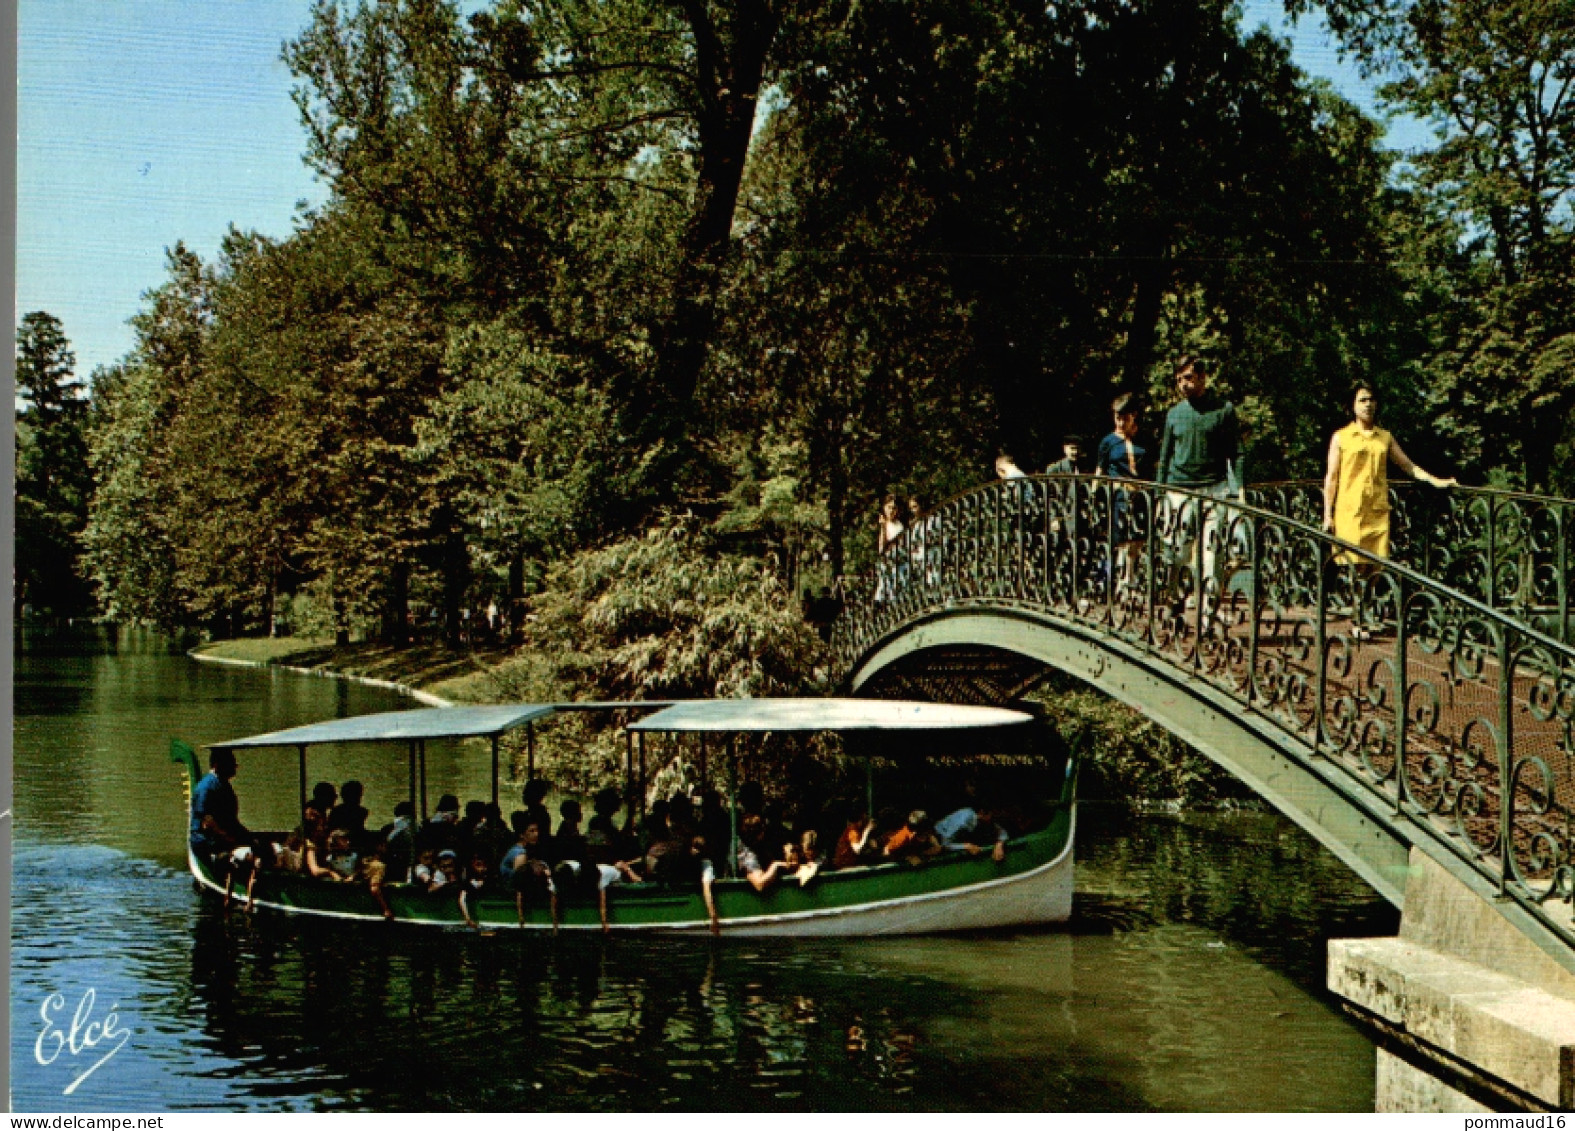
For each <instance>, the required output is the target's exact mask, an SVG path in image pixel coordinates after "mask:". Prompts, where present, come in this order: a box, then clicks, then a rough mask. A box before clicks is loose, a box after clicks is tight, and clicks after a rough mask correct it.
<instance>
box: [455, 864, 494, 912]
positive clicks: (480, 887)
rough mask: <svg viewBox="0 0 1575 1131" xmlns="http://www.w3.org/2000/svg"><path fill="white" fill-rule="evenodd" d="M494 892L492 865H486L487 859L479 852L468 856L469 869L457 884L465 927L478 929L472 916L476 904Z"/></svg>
mask: <svg viewBox="0 0 1575 1131" xmlns="http://www.w3.org/2000/svg"><path fill="white" fill-rule="evenodd" d="M494 890H495V885H494V878H493V875H492V865H490V864H489V863H487V858H486V857H485V856H484V855H482V854H481V853H479V852H472V853H471V854H470V867H469V868H467V869H466V871H465V878H464V879H463V880H462V881H461V882H460V884H459V913H460V915H461V916H462V917H463V918H464V920H465V926H467V927H472V928H479V927H480V926H481V924H480V923H478V922H476V916H475V914H474V912H475V909H476V904H477V903H478V902H479V901H480V900H481V898H482V897H483V896H488V895H491V894H492V893H493V891H494Z"/></svg>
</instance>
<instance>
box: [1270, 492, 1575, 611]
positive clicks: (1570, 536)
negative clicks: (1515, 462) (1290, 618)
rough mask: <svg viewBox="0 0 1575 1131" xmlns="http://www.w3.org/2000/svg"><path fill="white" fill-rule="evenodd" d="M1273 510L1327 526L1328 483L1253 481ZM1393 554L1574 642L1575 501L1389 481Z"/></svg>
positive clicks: (1452, 586)
mask: <svg viewBox="0 0 1575 1131" xmlns="http://www.w3.org/2000/svg"><path fill="white" fill-rule="evenodd" d="M1248 495H1249V497H1250V498H1252V499H1253V500H1254V501H1255V502H1257V503H1258V504H1259V505H1261V506H1263V507H1265V508H1266V509H1268V510H1273V511H1278V512H1279V513H1282V514H1285V515H1286V516H1287V517H1290V518H1296V519H1299V520H1301V521H1303V522H1308V523H1310V524H1312V525H1315V526H1316V525H1321V520H1322V506H1323V481H1322V480H1314V479H1289V480H1281V481H1277V482H1268V483H1254V484H1250V485H1249V486H1248ZM1389 499H1390V513H1391V538H1390V557H1391V558H1392V559H1393V560H1396V561H1400V562H1404V563H1406V564H1409V565H1412V566H1413V567H1414V568H1416V569H1417V570H1418V572H1420V573H1423V574H1425V575H1426V576H1428V577H1431V578H1432V579H1433V580H1435V581H1439V582H1441V583H1443V584H1446V585H1448V586H1449V587H1450V588H1453V589H1457V590H1460V591H1461V592H1465V593H1471V594H1474V595H1476V596H1477V597H1479V598H1480V599H1481V600H1483V601H1484V602H1485V603H1487V604H1488V605H1491V606H1492V607H1493V608H1495V609H1498V610H1499V611H1501V612H1507V613H1508V614H1509V615H1510V616H1512V617H1514V618H1516V619H1517V620H1520V621H1523V622H1525V623H1527V624H1531V625H1535V626H1537V627H1540V628H1542V629H1543V630H1544V631H1546V632H1548V633H1549V634H1550V635H1553V636H1556V637H1558V638H1559V639H1561V640H1569V639H1571V635H1572V629H1575V623H1572V616H1575V608H1572V606H1575V592H1572V591H1571V587H1570V586H1569V584H1568V582H1567V578H1568V576H1569V568H1570V566H1571V565H1572V564H1575V500H1570V499H1565V498H1561V497H1558V496H1555V495H1537V494H1532V493H1529V492H1525V491H1508V490H1503V489H1500V488H1496V487H1452V488H1448V489H1445V490H1440V489H1438V488H1435V487H1431V486H1427V485H1420V484H1417V483H1415V482H1413V481H1410V480H1399V481H1395V482H1391V483H1390V485H1389Z"/></svg>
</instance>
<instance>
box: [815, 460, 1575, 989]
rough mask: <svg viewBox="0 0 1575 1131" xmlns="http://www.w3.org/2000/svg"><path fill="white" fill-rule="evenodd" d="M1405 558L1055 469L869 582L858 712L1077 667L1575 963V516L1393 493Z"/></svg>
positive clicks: (1028, 682) (926, 539)
mask: <svg viewBox="0 0 1575 1131" xmlns="http://www.w3.org/2000/svg"><path fill="white" fill-rule="evenodd" d="M1392 505H1393V512H1392V513H1393V540H1392V553H1393V555H1394V556H1393V557H1392V558H1391V559H1388V560H1385V559H1380V558H1376V557H1373V556H1371V555H1367V554H1364V553H1362V552H1361V551H1358V550H1356V549H1355V548H1354V547H1351V546H1349V545H1348V544H1346V543H1342V542H1339V541H1337V540H1335V539H1334V538H1332V537H1330V536H1329V535H1327V534H1325V533H1323V532H1322V531H1321V530H1320V529H1319V528H1318V525H1317V523H1318V521H1319V519H1320V518H1321V511H1322V502H1321V494H1320V493H1319V487H1318V485H1316V484H1306V483H1284V484H1271V485H1266V486H1262V487H1259V488H1255V489H1253V490H1251V491H1250V492H1249V495H1248V502H1247V503H1246V504H1242V503H1239V502H1236V501H1234V500H1224V499H1218V498H1212V497H1208V496H1205V495H1200V494H1196V493H1193V492H1188V491H1181V490H1176V489H1171V488H1162V487H1158V486H1156V485H1154V484H1149V483H1125V484H1118V483H1115V482H1113V481H1111V480H1109V479H1100V478H1090V477H1081V476H1051V477H1042V478H1029V479H1020V480H1010V481H1005V482H997V483H992V484H989V485H988V486H985V487H981V488H979V489H977V490H974V491H971V492H968V493H966V494H963V495H960V496H958V497H956V498H954V499H952V500H950V501H948V502H947V503H945V504H943V505H942V506H941V507H939V508H937V510H936V511H935V512H934V513H932V514H931V515H929V516H927V517H926V518H925V519H924V520H923V521H921V522H919V523H917V524H915V525H914V526H913V527H911V528H910V529H909V530H907V531H906V532H905V533H904V534H903V536H902V538H901V539H899V541H898V542H897V543H896V544H895V545H893V546H892V547H891V548H890V549H889V550H888V551H887V552H886V553H885V554H883V555H882V556H881V558H880V560H879V562H878V565H877V568H876V570H875V571H874V573H872V574H870V575H868V576H866V577H862V578H858V579H854V580H852V581H850V582H849V584H848V585H847V588H846V593H845V598H846V604H845V608H844V611H843V613H842V615H841V617H840V618H839V619H838V621H837V623H836V624H835V626H834V629H833V637H832V642H833V646H834V649H835V653H836V656H837V661H838V664H839V675H840V676H841V680H842V682H843V683H844V684H845V686H847V687H848V688H850V689H853V690H857V691H858V692H859V693H860V694H870V695H900V696H911V697H916V698H928V699H938V700H948V701H961V702H980V703H1004V702H1008V701H1011V700H1012V699H1015V698H1017V697H1019V696H1020V695H1022V694H1023V693H1024V692H1025V691H1027V690H1029V689H1031V688H1032V687H1033V686H1034V685H1035V684H1036V683H1038V682H1039V681H1040V680H1041V679H1043V677H1044V675H1045V674H1046V672H1047V670H1049V669H1059V670H1062V671H1066V672H1069V673H1071V674H1073V675H1076V676H1079V677H1081V678H1082V679H1084V680H1086V681H1087V682H1089V683H1091V684H1093V685H1095V686H1097V687H1100V688H1101V689H1103V690H1105V691H1106V692H1108V693H1109V694H1111V695H1113V696H1115V697H1116V698H1118V699H1121V700H1123V701H1125V702H1127V703H1128V704H1130V705H1132V706H1134V707H1136V708H1138V709H1139V710H1140V711H1142V712H1143V713H1144V714H1146V715H1147V716H1149V717H1150V718H1152V719H1154V720H1155V721H1157V722H1159V723H1161V724H1162V725H1165V726H1166V727H1167V728H1168V729H1170V730H1171V731H1173V732H1174V733H1176V734H1178V735H1179V736H1181V737H1182V738H1184V739H1186V740H1188V741H1189V742H1191V743H1192V744H1193V745H1195V746H1197V747H1198V748H1199V749H1201V750H1203V751H1204V752H1205V753H1206V754H1208V755H1209V756H1210V757H1212V758H1214V760H1215V761H1217V762H1219V763H1220V764H1221V765H1223V766H1225V767H1226V768H1227V769H1229V770H1230V771H1232V772H1233V773H1235V774H1236V775H1237V776H1238V777H1240V778H1242V779H1243V780H1244V781H1246V782H1247V783H1248V784H1249V785H1250V786H1252V787H1253V788H1254V789H1255V790H1257V791H1258V792H1259V793H1260V794H1262V795H1263V796H1264V797H1265V798H1267V799H1268V800H1269V801H1271V802H1272V803H1273V804H1275V805H1276V806H1277V807H1278V808H1280V809H1281V810H1282V811H1283V812H1285V813H1286V814H1287V815H1288V816H1290V817H1291V818H1292V819H1293V820H1295V821H1297V822H1298V823H1299V824H1300V825H1302V826H1303V827H1304V828H1305V829H1307V830H1308V831H1309V832H1310V833H1312V834H1313V835H1314V836H1315V837H1317V838H1318V839H1319V840H1320V841H1322V842H1323V843H1324V844H1325V845H1326V846H1328V847H1329V848H1330V849H1331V850H1333V851H1334V852H1335V853H1336V854H1337V855H1338V856H1340V857H1341V858H1342V859H1343V860H1345V861H1346V862H1347V863H1348V864H1349V865H1351V867H1353V868H1354V869H1355V870H1356V871H1357V872H1358V873H1359V874H1361V875H1362V876H1363V877H1364V878H1366V879H1367V880H1368V881H1369V882H1370V883H1372V884H1373V886H1374V887H1375V888H1376V889H1377V890H1378V891H1379V892H1380V893H1381V894H1383V895H1384V896H1385V897H1386V898H1387V899H1389V900H1390V901H1392V902H1394V903H1395V904H1397V905H1403V902H1404V898H1405V885H1406V876H1407V871H1408V860H1409V854H1410V850H1411V849H1412V848H1418V849H1420V850H1421V851H1423V852H1425V853H1427V854H1428V855H1429V856H1430V857H1432V858H1433V859H1434V860H1436V861H1438V862H1439V863H1440V864H1442V865H1443V866H1444V867H1445V868H1447V869H1448V870H1449V871H1450V872H1451V873H1453V874H1454V875H1455V876H1456V877H1457V878H1458V879H1460V880H1461V881H1462V882H1464V883H1466V884H1467V885H1468V886H1469V887H1470V888H1471V889H1472V890H1474V891H1475V892H1476V893H1477V894H1478V895H1479V896H1481V897H1482V898H1483V899H1486V900H1489V901H1491V902H1494V903H1495V905H1496V906H1498V908H1499V910H1500V911H1501V912H1502V913H1503V914H1504V915H1505V916H1506V917H1507V918H1509V919H1510V921H1511V922H1512V923H1514V924H1515V925H1516V926H1517V927H1518V928H1519V929H1520V930H1521V931H1522V932H1524V933H1525V934H1526V935H1527V936H1528V937H1530V938H1531V939H1533V941H1535V942H1536V943H1537V944H1538V945H1539V946H1540V947H1541V948H1542V949H1543V950H1544V951H1545V952H1547V953H1549V954H1551V955H1553V956H1554V957H1555V958H1556V959H1557V960H1558V961H1559V962H1560V963H1562V964H1563V965H1564V966H1565V967H1567V968H1569V969H1571V970H1575V920H1572V907H1575V904H1572V900H1575V860H1572V856H1571V853H1572V849H1575V839H1572V825H1571V819H1572V810H1575V723H1572V720H1575V647H1571V646H1570V645H1568V644H1566V643H1564V640H1566V639H1568V635H1569V628H1570V607H1569V605H1570V600H1571V595H1570V592H1569V587H1568V584H1567V580H1566V579H1567V576H1568V569H1567V567H1568V565H1569V564H1570V560H1571V556H1572V546H1571V542H1572V540H1575V503H1571V502H1568V501H1565V500H1560V499H1547V498H1540V497H1537V496H1530V495H1518V494H1511V493H1506V492H1495V491H1486V490H1469V489H1461V490H1459V491H1451V492H1440V491H1434V490H1433V489H1431V488H1425V487H1412V486H1411V485H1409V484H1408V485H1405V486H1404V487H1402V488H1399V489H1397V490H1395V491H1394V492H1393V502H1392Z"/></svg>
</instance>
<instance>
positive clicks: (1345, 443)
mask: <svg viewBox="0 0 1575 1131" xmlns="http://www.w3.org/2000/svg"><path fill="white" fill-rule="evenodd" d="M1351 408H1352V414H1353V415H1354V416H1355V417H1356V419H1355V420H1353V421H1352V422H1351V423H1350V424H1347V425H1346V426H1345V427H1344V428H1342V429H1340V430H1339V431H1338V432H1336V433H1335V434H1334V436H1333V437H1332V438H1331V439H1330V441H1329V469H1328V471H1327V473H1326V474H1325V475H1324V479H1323V528H1324V529H1325V530H1327V531H1328V532H1329V533H1330V534H1333V535H1334V536H1335V537H1336V538H1339V539H1341V540H1343V541H1346V542H1351V543H1353V544H1355V545H1356V546H1358V547H1360V548H1361V549H1363V550H1366V551H1367V552H1368V553H1370V554H1372V555H1374V556H1375V557H1380V558H1387V557H1388V556H1389V462H1390V461H1391V460H1393V461H1394V464H1395V466H1396V467H1398V468H1399V469H1400V470H1401V471H1403V472H1405V473H1406V474H1407V475H1409V476H1411V478H1413V479H1420V480H1422V482H1424V483H1431V484H1432V485H1433V486H1434V487H1458V486H1459V485H1460V484H1459V482H1458V481H1457V480H1455V479H1440V478H1439V477H1438V476H1436V475H1431V474H1429V473H1428V472H1426V471H1423V470H1422V469H1421V468H1420V467H1418V466H1417V465H1416V464H1414V463H1412V462H1411V460H1410V458H1409V457H1408V456H1407V455H1406V454H1405V452H1404V451H1402V450H1401V448H1400V445H1399V444H1398V443H1396V442H1395V438H1394V437H1393V436H1391V435H1390V434H1389V433H1388V432H1386V431H1385V430H1384V429H1382V428H1380V427H1378V424H1377V419H1378V398H1377V397H1376V396H1374V395H1373V391H1372V389H1370V388H1368V387H1367V386H1366V385H1360V386H1358V387H1357V390H1356V397H1355V399H1354V401H1353V403H1352V406H1351ZM1334 560H1335V561H1337V562H1339V563H1340V564H1342V565H1356V564H1358V563H1359V562H1360V561H1361V560H1362V559H1361V558H1360V557H1358V556H1357V555H1356V554H1353V553H1351V552H1349V551H1344V550H1342V551H1341V552H1339V553H1337V554H1336V555H1335V558H1334Z"/></svg>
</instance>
